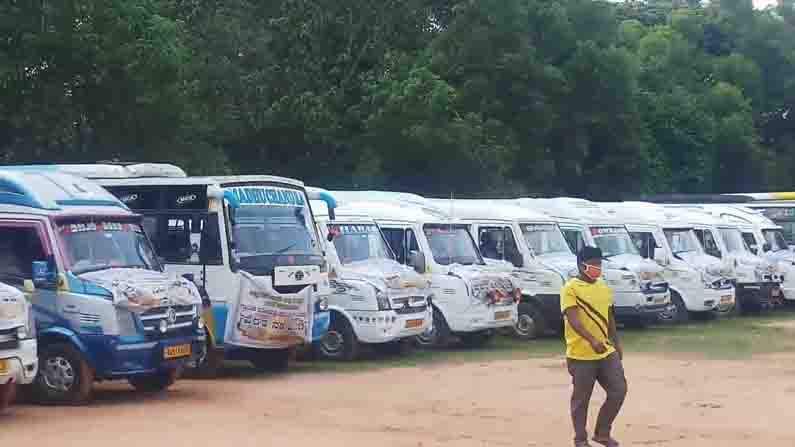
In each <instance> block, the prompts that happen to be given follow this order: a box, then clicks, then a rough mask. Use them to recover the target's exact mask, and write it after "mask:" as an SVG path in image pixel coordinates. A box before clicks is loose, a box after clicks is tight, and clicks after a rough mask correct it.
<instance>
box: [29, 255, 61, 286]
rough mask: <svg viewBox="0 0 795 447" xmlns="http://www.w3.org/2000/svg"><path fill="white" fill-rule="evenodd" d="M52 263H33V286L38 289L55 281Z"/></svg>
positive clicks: (49, 261)
mask: <svg viewBox="0 0 795 447" xmlns="http://www.w3.org/2000/svg"><path fill="white" fill-rule="evenodd" d="M54 265H55V263H54V261H53V260H47V261H33V263H32V266H31V267H32V268H31V271H32V273H33V275H32V276H33V285H35V286H36V287H40V286H42V285H45V284H50V283H53V282H54V281H55V269H54Z"/></svg>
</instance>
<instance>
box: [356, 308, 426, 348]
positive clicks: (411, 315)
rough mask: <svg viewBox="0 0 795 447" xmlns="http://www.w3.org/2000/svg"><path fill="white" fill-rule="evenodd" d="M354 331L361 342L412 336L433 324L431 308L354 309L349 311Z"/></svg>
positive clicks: (375, 341) (385, 340) (388, 340)
mask: <svg viewBox="0 0 795 447" xmlns="http://www.w3.org/2000/svg"><path fill="white" fill-rule="evenodd" d="M351 317H352V318H353V320H354V321H353V326H354V328H353V329H354V331H355V332H356V337H357V338H358V339H359V341H361V342H363V343H388V342H391V341H395V340H398V339H401V338H406V337H414V336H417V335H420V334H422V333H423V332H425V331H426V330H428V329H430V328H431V326H432V325H433V309H432V308H431V307H430V306H423V307H422V308H416V310H415V309H412V308H409V309H406V310H403V309H401V310H400V311H395V310H383V311H355V312H351Z"/></svg>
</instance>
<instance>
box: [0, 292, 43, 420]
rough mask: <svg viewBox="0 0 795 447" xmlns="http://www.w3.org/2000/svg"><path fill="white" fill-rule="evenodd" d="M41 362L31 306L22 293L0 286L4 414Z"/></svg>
mask: <svg viewBox="0 0 795 447" xmlns="http://www.w3.org/2000/svg"><path fill="white" fill-rule="evenodd" d="M28 288H32V284H29V285H28ZM38 360H39V359H38V357H37V354H36V326H35V324H34V322H33V313H32V312H31V309H30V303H29V302H28V300H27V299H26V298H25V296H24V295H23V294H22V292H20V291H19V290H17V289H16V288H14V287H11V286H9V285H7V284H3V283H0V414H2V413H3V412H4V411H5V409H6V407H8V405H9V404H10V403H11V401H12V400H13V399H14V394H15V392H16V387H17V385H27V384H30V383H32V382H33V379H34V378H35V377H36V372H37V371H38V364H39V361H38Z"/></svg>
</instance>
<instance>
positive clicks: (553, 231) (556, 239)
mask: <svg viewBox="0 0 795 447" xmlns="http://www.w3.org/2000/svg"><path fill="white" fill-rule="evenodd" d="M521 227H522V233H523V234H524V239H525V241H527V245H528V246H529V247H530V249H531V250H533V252H534V253H535V254H536V255H545V254H551V253H564V254H571V250H570V249H569V244H567V243H566V239H565V238H564V237H563V233H561V232H560V229H559V228H558V226H557V225H554V224H527V225H522V226H521Z"/></svg>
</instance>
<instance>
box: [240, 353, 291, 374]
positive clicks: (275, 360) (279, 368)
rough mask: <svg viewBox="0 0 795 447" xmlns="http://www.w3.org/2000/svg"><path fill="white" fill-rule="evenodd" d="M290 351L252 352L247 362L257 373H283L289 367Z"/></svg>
mask: <svg viewBox="0 0 795 447" xmlns="http://www.w3.org/2000/svg"><path fill="white" fill-rule="evenodd" d="M290 354H291V350H290V349H256V350H252V352H251V358H250V359H249V361H250V362H251V364H252V365H254V369H256V370H257V371H258V372H274V373H279V372H284V371H287V368H288V367H289V366H290Z"/></svg>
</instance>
